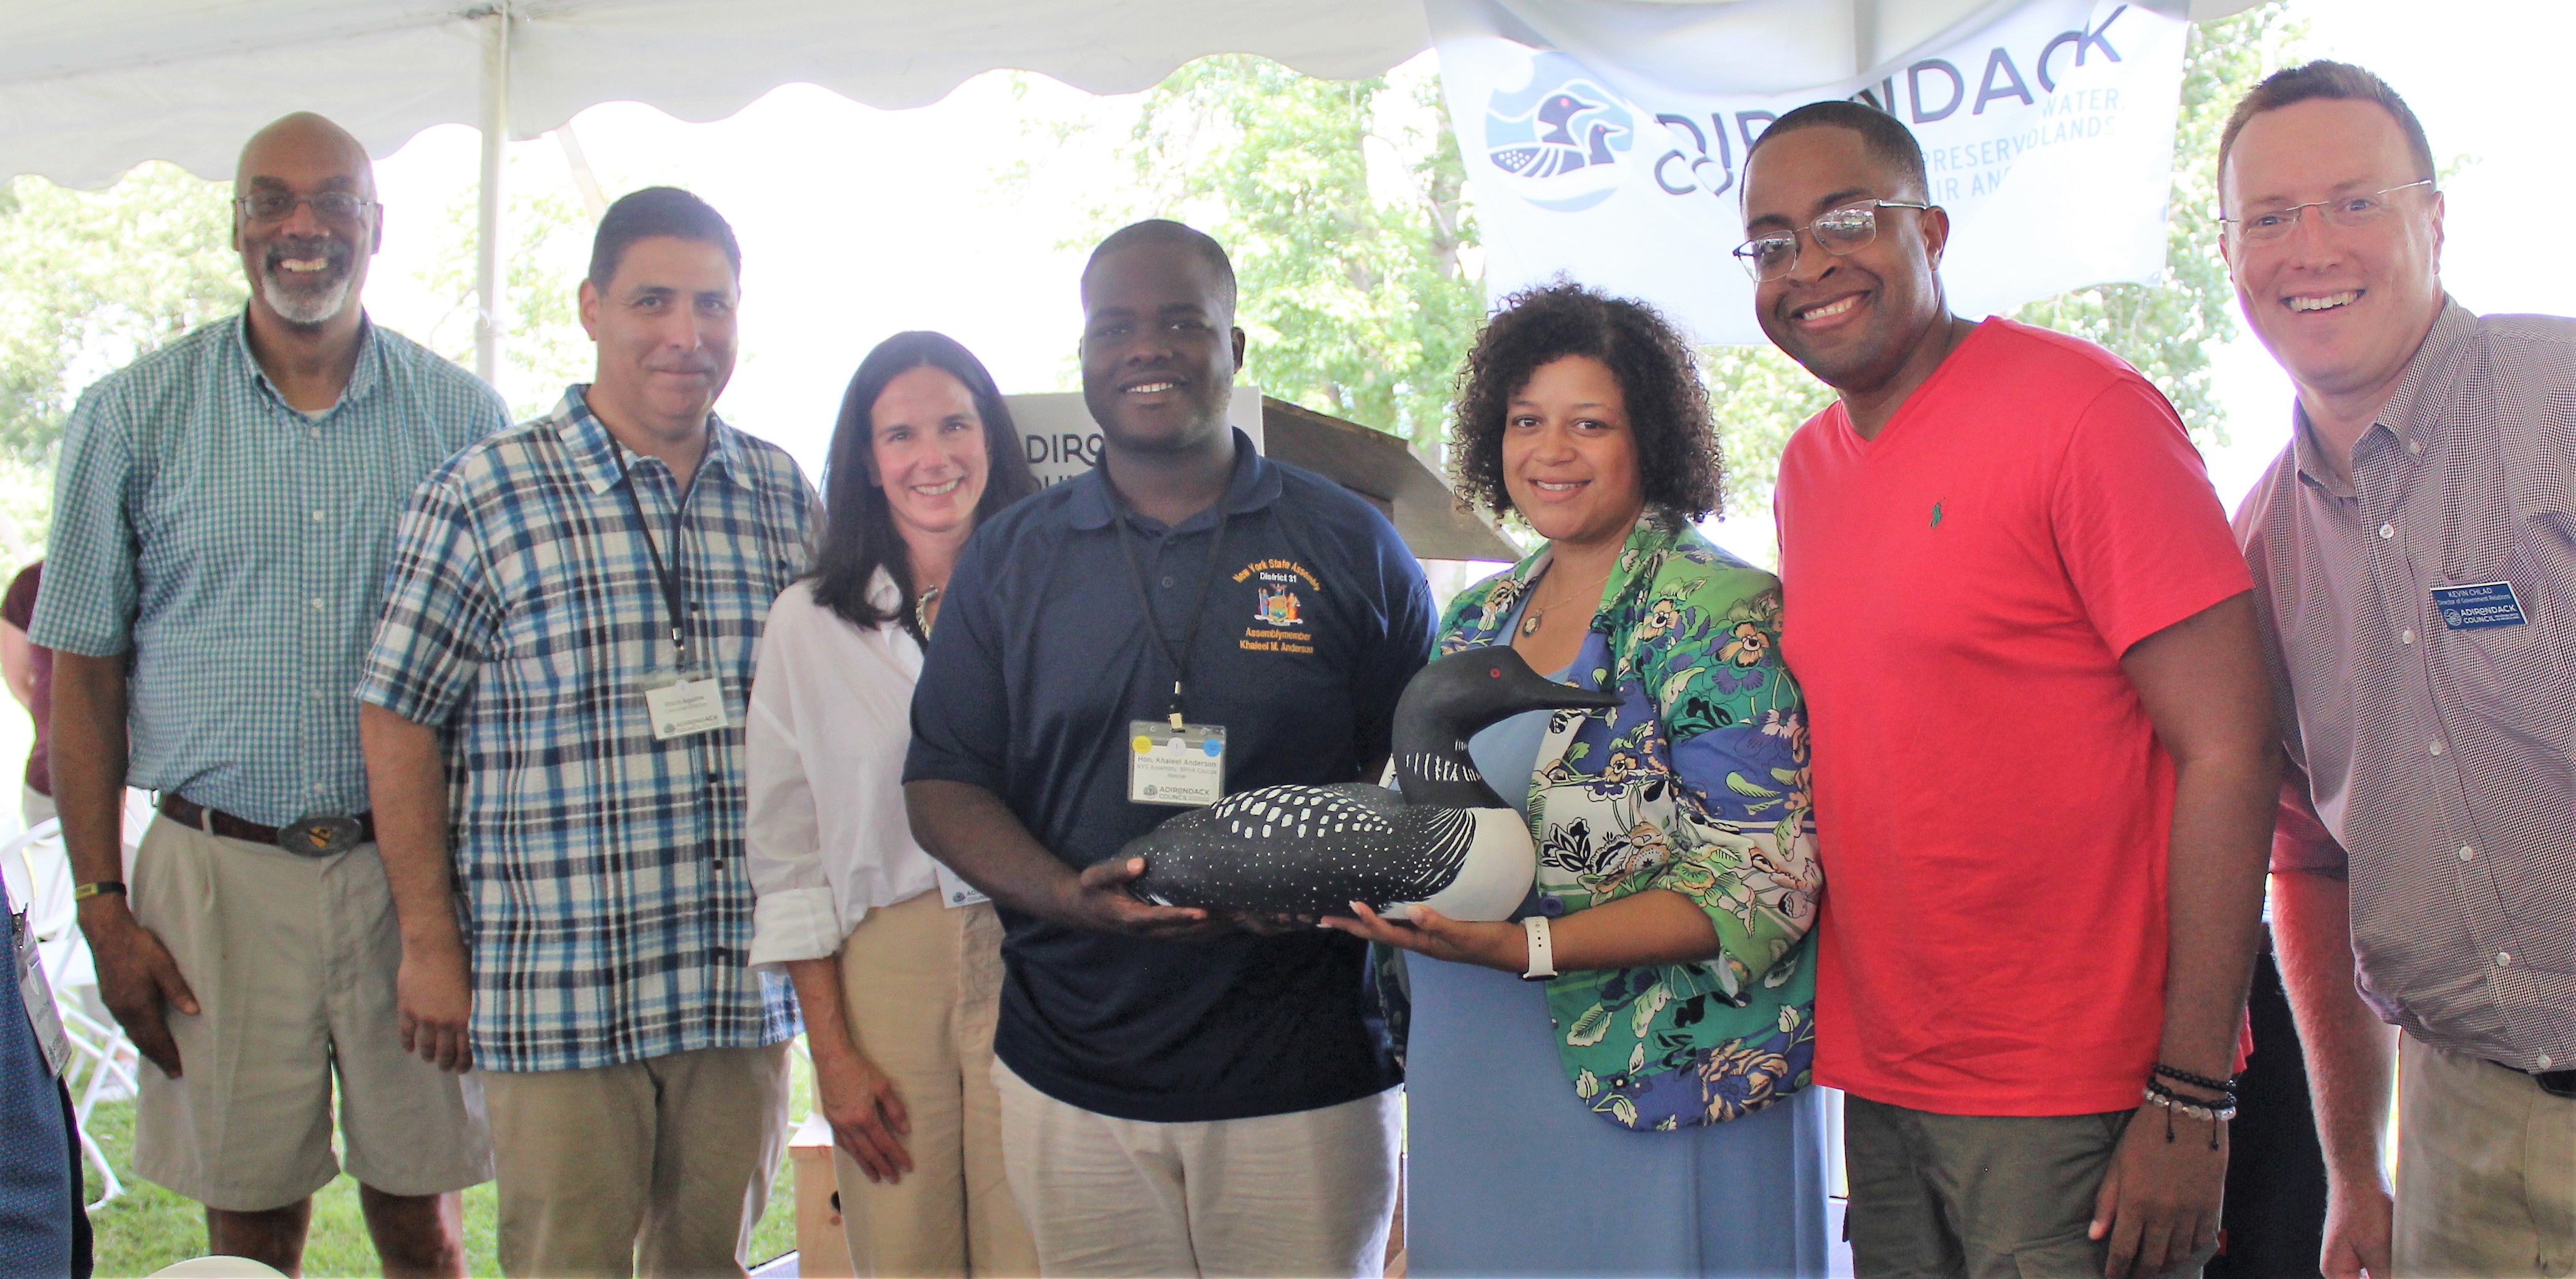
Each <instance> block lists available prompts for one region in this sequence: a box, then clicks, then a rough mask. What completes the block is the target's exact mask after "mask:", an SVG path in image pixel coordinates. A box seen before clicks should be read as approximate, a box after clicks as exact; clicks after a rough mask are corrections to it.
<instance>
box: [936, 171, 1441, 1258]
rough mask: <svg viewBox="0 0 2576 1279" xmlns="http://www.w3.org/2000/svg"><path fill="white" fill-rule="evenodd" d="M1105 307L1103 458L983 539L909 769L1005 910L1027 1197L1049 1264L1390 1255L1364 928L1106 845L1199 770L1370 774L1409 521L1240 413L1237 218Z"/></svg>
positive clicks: (1093, 333) (945, 844)
mask: <svg viewBox="0 0 2576 1279" xmlns="http://www.w3.org/2000/svg"><path fill="white" fill-rule="evenodd" d="M1082 300H1083V310H1084V328H1083V337H1082V384H1083V398H1084V399H1085V401H1086V402H1087V403H1088V404H1089V406H1090V408H1091V413H1092V416H1093V417H1094V418H1095V419H1097V420H1098V421H1099V423H1100V427H1101V435H1102V442H1103V450H1102V458H1101V463H1100V465H1099V466H1098V467H1097V468H1095V469H1093V470H1092V471H1091V472H1090V473H1088V474H1085V475H1082V476H1080V477H1077V478H1075V479H1074V480H1072V481H1070V482H1067V483H1065V484H1062V485H1058V486H1057V487H1055V488H1052V489H1049V490H1047V491H1046V492H1044V493H1042V494H1040V495H1038V496H1036V497H1033V498H1030V499H1029V500H1027V501H1025V502H1022V503H1020V504H1019V505H1018V506H1015V507H1013V508H1011V509H1010V510H1008V511H1006V512H1004V513H1002V514H1001V515H1000V516H997V517H995V518H994V519H993V520H992V521H990V522H989V523H987V524H986V525H985V526H984V527H983V528H981V529H978V530H977V531H976V534H975V538H974V540H973V541H972V542H970V543H969V544H968V545H967V548H966V554H965V557H964V559H963V560H961V561H960V562H959V564H958V566H957V571H956V575H955V577H954V579H953V580H952V581H951V583H950V584H949V591H948V601H949V602H948V603H947V605H946V608H945V609H944V611H943V613H942V615H941V617H940V626H939V633H938V639H937V641H936V642H935V643H933V644H932V645H931V648H930V653H929V656H928V658H927V661H926V663H925V665H924V668H923V670H922V675H921V683H920V687H919V690H918V692H917V693H916V694H915V696H914V700H913V707H912V725H913V743H912V753H911V757H910V759H909V760H908V761H907V763H906V765H905V769H904V781H905V788H904V789H905V794H906V798H907V799H908V800H909V802H910V806H911V812H912V826H913V832H914V834H915V835H916V836H917V837H918V838H919V839H920V841H921V844H922V846H923V847H924V848H926V849H928V850H929V851H930V852H931V854H932V855H933V856H936V857H938V858H939V859H941V860H942V861H945V862H946V863H948V864H949V865H950V866H951V867H953V868H954V869H956V870H957V871H958V872H959V873H960V874H962V875H964V876H965V877H966V878H967V879H968V880H969V881H971V882H972V883H974V884H975V886H976V887H978V888H981V889H983V890H984V891H985V892H986V893H989V894H990V895H991V896H992V897H993V898H994V900H995V901H997V902H998V903H1000V905H1001V909H1002V919H1003V922H1004V924H1005V926H1006V927H1007V929H1008V940H1007V942H1006V943H1005V944H1004V946H1003V956H1004V959H1005V962H1006V965H1007V970H1008V981H1007V983H1006V984H1005V986H1004V987H1003V995H1002V1015H1001V1026H1000V1029H999V1031H998V1033H997V1034H996V1036H995V1039H994V1051H995V1054H996V1056H997V1057H998V1058H999V1059H1000V1065H999V1066H997V1067H996V1069H995V1072H994V1074H995V1078H996V1081H997V1082H998V1083H999V1085H1000V1087H1001V1089H1002V1108H1003V1115H1002V1144H1003V1156H1004V1163H1005V1165H1006V1167H1007V1169H1008V1172H1009V1176H1010V1182H1011V1190H1012V1193H1013V1195H1014V1196H1015V1197H1016V1198H1017V1199H1018V1200H1019V1204H1020V1207H1021V1210H1022V1211H1023V1212H1024V1213H1025V1214H1026V1215H1027V1216H1028V1219H1029V1226H1030V1229H1031V1233H1032V1234H1033V1235H1034V1236H1035V1237H1036V1240H1037V1246H1038V1255H1039V1262H1040V1268H1041V1269H1042V1270H1043V1271H1044V1272H1045V1273H1047V1274H1049V1275H1076V1274H1102V1275H1109V1274H1119V1275H1135V1274H1181V1275H1188V1274H1199V1273H1202V1272H1205V1273H1225V1274H1298V1275H1359V1274H1371V1275H1374V1274H1376V1273H1378V1267H1379V1265H1380V1263H1381V1262H1382V1260H1383V1256H1384V1250H1385V1246H1386V1236H1387V1228H1388V1219H1389V1216H1390V1214H1391V1212H1392V1209H1393V1203H1394V1197H1395V1144H1396V1143H1395V1139H1396V1124H1397V1112H1396V1097H1395V1087H1396V1084H1397V1083H1398V1082H1399V1078H1400V1076H1399V1073H1398V1071H1397V1069H1396V1066H1395V1063H1394V1061H1393V1060H1392V1059H1391V1057H1390V1056H1389V1054H1388V1050H1387V1044H1386V1039H1385V1036H1384V1033H1383V1031H1382V1030H1381V1029H1380V1028H1379V1027H1378V1026H1377V1025H1376V1024H1375V1022H1374V1021H1373V1019H1372V1018H1371V1016H1370V1014H1369V1011H1368V1006H1367V1004H1366V1002H1365V1000H1364V995H1363V991H1362V984H1361V969H1362V961H1363V959H1364V952H1363V949H1362V947H1361V946H1359V945H1358V944H1356V942H1354V941H1353V939H1351V938H1349V937H1346V936H1344V935H1342V934H1340V933H1333V932H1327V931H1323V930H1318V929H1315V928H1312V927H1285V926H1279V925H1274V924H1273V923H1272V922H1271V921H1265V920H1260V919H1251V918H1228V917H1221V916H1220V917H1211V916H1210V915H1209V914H1208V913H1207V912H1204V911H1198V910H1186V909H1178V908H1170V907H1158V906H1149V905H1146V904H1143V903H1141V902H1139V901H1137V900H1136V899H1135V898H1134V897H1132V896H1130V895H1129V893H1128V891H1127V888H1126V885H1127V883H1128V881H1130V880H1132V879H1134V878H1135V877H1136V875H1137V874H1138V873H1139V872H1140V871H1141V870H1142V869H1143V863H1142V862H1141V861H1138V860H1135V859H1124V860H1113V859H1114V858H1115V854H1116V853H1117V851H1118V849H1119V848H1120V846H1122V845H1124V844H1125V843H1126V842H1127V841H1128V840H1130V839H1133V838H1134V837H1136V836H1138V835H1141V834H1143V833H1145V832H1146V831H1147V830H1150V829H1152V828H1153V827H1154V826H1155V825H1156V824H1157V823H1159V822H1161V821H1162V820H1163V819H1164V818H1166V817H1169V816H1171V815H1172V814H1174V813H1177V812H1180V811H1182V809H1181V808H1180V807H1177V806H1173V805H1172V804H1170V803H1167V802H1155V801H1158V800H1164V801H1167V800H1169V799H1171V798H1173V796H1174V792H1175V791H1176V790H1178V791H1179V792H1181V794H1182V796H1183V797H1185V798H1195V799H1197V800H1198V802H1206V801H1207V799H1208V798H1212V788H1213V787H1214V786H1215V785H1216V784H1217V783H1218V781H1219V780H1220V778H1221V784H1222V789H1223V792H1224V793H1228V794H1231V793H1236V792H1240V791H1245V790H1251V789H1255V788H1258V787H1262V786H1274V785H1280V784H1284V783H1331V782H1348V781H1353V780H1362V779H1368V778H1374V777H1375V776H1377V775H1378V772H1379V770H1380V769H1381V768H1382V767H1383V765H1384V763H1385V760H1386V756H1387V751H1388V748H1389V732H1390V722H1391V721H1392V719H1393V717H1394V711H1395V702H1396V697H1397V695H1398V694H1400V693H1401V692H1402V691H1403V688H1404V684H1405V681H1406V680H1408V679H1410V678H1412V676H1413V673H1414V672H1415V671H1417V670H1419V669H1421V667H1422V664H1423V662H1424V661H1425V660H1426V659H1427V658H1428V656H1429V653H1430V642H1431V628H1432V623H1433V615H1432V610H1431V598H1430V592H1429V590H1428V589H1427V588H1426V587H1425V586H1424V584H1423V580H1422V572H1421V569H1420V568H1419V566H1417V565H1416V564H1415V563H1414V562H1413V560H1412V558H1411V556H1410V555H1409V554H1408V553H1407V552H1406V551H1405V549H1404V545H1403V543H1402V542H1400V541H1398V540H1397V538H1396V535H1395V530H1394V529H1393V528H1392V527H1390V526H1389V525H1388V524H1387V522H1386V520H1385V518H1384V517H1382V516H1380V515H1379V514H1378V513H1377V512H1376V511H1375V510H1374V509H1372V508H1370V507H1369V506H1368V505H1367V504H1366V503H1364V502H1362V501H1361V500H1360V499H1358V498H1356V497H1353V496H1352V495H1350V494H1349V493H1346V492H1344V491H1343V490H1342V489H1341V488H1339V487H1338V486H1336V485H1335V484H1333V483H1332V482H1331V481H1329V480H1326V479H1324V478H1322V477H1320V476H1317V475H1315V474H1313V473H1311V472H1308V471H1304V470H1300V469H1298V468H1296V467H1293V466H1283V465H1280V464H1278V463H1276V462H1272V461H1269V460H1267V459H1264V458H1262V457H1260V456H1259V455H1258V454H1256V453H1255V452H1254V451H1253V448H1252V445H1251V442H1250V441H1249V440H1248V439H1246V438H1244V437H1243V435H1242V434H1241V433H1240V432H1237V431H1234V430H1232V429H1231V428H1230V427H1229V426H1228V425H1227V423H1226V417H1225V407H1226V399H1227V396H1228V394H1229V393H1230V392H1231V391H1232V390H1233V384H1234V373H1235V370H1237V369H1239V368H1241V367H1242V365H1243V331H1242V330H1241V329H1238V328H1235V327H1234V324H1233V322H1234V301H1235V284H1234V270H1233V267H1232V265H1231V264H1230V263H1229V262H1228V261H1227V260H1226V256H1225V251H1224V250H1223V249H1222V248H1220V247H1218V245H1217V243H1216V242H1215V241H1214V240H1211V239H1209V238H1208V237H1207V236H1205V235H1202V234H1200V233H1199V232H1197V231H1194V230H1191V229H1190V228H1188V227H1185V226H1182V225H1180V224H1178V223H1174V222H1163V221H1149V222H1139V223H1137V224H1135V225H1133V226H1130V227H1127V228H1126V229H1124V230H1121V231H1119V232H1117V233H1116V234H1114V235H1112V236H1110V237H1109V238H1108V239H1107V240H1104V241H1102V242H1101V244H1100V247H1099V248H1097V249H1095V250H1094V251H1093V252H1092V256H1091V261H1090V264H1089V265H1088V266H1087V267H1086V268H1085V269H1084V271H1083V278H1082ZM1175 716H1177V717H1179V719H1180V720H1181V721H1182V723H1183V724H1184V725H1186V727H1185V729H1184V730H1183V731H1182V733H1181V734H1180V736H1181V737H1182V738H1183V739H1184V740H1185V741H1186V742H1187V744H1188V745H1187V750H1186V751H1174V750H1171V749H1170V748H1169V747H1168V745H1166V743H1167V742H1168V741H1169V740H1170V738H1171V737H1172V736H1173V734H1172V732H1171V730H1170V727H1169V725H1170V723H1171V721H1172V719H1173V718H1174V717H1175ZM1140 727H1150V728H1153V729H1155V730H1156V731H1154V732H1152V733H1150V734H1148V733H1142V732H1139V731H1138V730H1139V728H1140ZM1220 729H1221V730H1222V734H1221V740H1222V744H1221V747H1219V749H1217V750H1215V751H1213V752H1211V751H1210V750H1209V749H1208V748H1209V746H1211V745H1213V744H1215V743H1216V742H1217V741H1218V739H1219V734H1218V733H1217V732H1216V730H1220ZM1139 743H1144V744H1147V745H1148V747H1149V749H1148V751H1147V752H1145V753H1142V754H1140V752H1139V751H1138V749H1137V748H1138V745H1139ZM1185 755H1196V756H1197V757H1198V758H1199V759H1204V760H1211V761H1213V763H1214V767H1211V766H1209V765H1207V764H1194V763H1193V761H1192V760H1190V759H1188V758H1184V757H1183V756H1185ZM1220 770H1221V772H1220ZM1149 787H1150V788H1153V793H1152V795H1150V796H1149V795H1148V788H1149Z"/></svg>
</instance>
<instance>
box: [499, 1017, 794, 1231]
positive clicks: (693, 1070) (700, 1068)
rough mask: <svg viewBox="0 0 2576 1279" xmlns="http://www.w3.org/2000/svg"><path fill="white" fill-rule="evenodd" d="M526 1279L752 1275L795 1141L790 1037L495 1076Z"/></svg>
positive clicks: (505, 1200)
mask: <svg viewBox="0 0 2576 1279" xmlns="http://www.w3.org/2000/svg"><path fill="white" fill-rule="evenodd" d="M483 1088H484V1096H485V1098H486V1099H487V1101H488V1103H489V1105H490V1108H491V1114H492V1153H493V1156H494V1162H495V1163H496V1164H497V1165H498V1167H499V1172H500V1182H501V1186H500V1191H501V1196H500V1197H501V1231H500V1234H501V1239H500V1245H501V1246H500V1252H501V1271H502V1273H504V1274H507V1275H511V1276H514V1277H535V1279H570V1277H572V1276H592V1275H615V1276H624V1275H631V1274H634V1273H636V1271H637V1270H638V1269H641V1270H642V1271H643V1273H645V1274H647V1275H656V1276H659V1275H688V1276H695V1275H740V1274H742V1273H743V1263H744V1260H745V1258H744V1257H743V1248H744V1246H745V1245H746V1244H747V1243H748V1242H749V1240H750V1238H751V1228H752V1226H753V1225H754V1224H755V1223H757V1222H758V1221H759V1220H760V1214H761V1213H762V1212H764V1211H766V1210H767V1209H768V1207H769V1179H770V1177H771V1176H772V1175H774V1174H775V1173H776V1171H777V1168H778V1156H779V1152H780V1151H781V1150H782V1149H784V1148H785V1146H786V1142H787V1045H785V1044H771V1045H770V1046H768V1047H766V1048H701V1049H698V1050H697V1051H695V1052H683V1053H672V1054H670V1055H669V1056H666V1057H649V1058H646V1059H645V1060H643V1061H631V1062H626V1063H624V1064H622V1065H616V1066H603V1067H600V1068H597V1069H594V1070H532V1071H497V1070H495V1071H485V1072H483Z"/></svg>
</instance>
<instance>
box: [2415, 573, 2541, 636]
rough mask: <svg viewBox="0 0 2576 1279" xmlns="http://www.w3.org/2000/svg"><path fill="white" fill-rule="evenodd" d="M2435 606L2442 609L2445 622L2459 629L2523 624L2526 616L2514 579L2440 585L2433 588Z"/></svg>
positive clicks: (2467, 629)
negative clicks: (2460, 584) (2517, 596)
mask: <svg viewBox="0 0 2576 1279" xmlns="http://www.w3.org/2000/svg"><path fill="white" fill-rule="evenodd" d="M2433 607H2435V608H2438V609H2440V610H2442V625H2444V626H2447V627H2450V628H2451V629H2452V630H2455V631H2474V630H2480V629H2483V628H2485V627H2489V626H2520V625H2522V624H2523V621H2524V620H2525V619H2524V618H2523V616H2522V602H2521V601H2519V600H2517V599H2515V598H2514V597H2513V584H2512V583H2511V582H2479V583H2476V584H2474V585H2470V586H2436V587H2434V588H2433Z"/></svg>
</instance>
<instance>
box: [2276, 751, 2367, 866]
mask: <svg viewBox="0 0 2576 1279" xmlns="http://www.w3.org/2000/svg"><path fill="white" fill-rule="evenodd" d="M2286 871H2305V872H2307V873H2309V874H2312V875H2328V876H2332V877H2333V878H2336V879H2342V878H2343V877H2344V876H2345V875H2347V874H2348V873H2350V870H2349V866H2348V863H2347V861H2346V858H2345V855H2344V851H2343V845H2342V844H2340V843H2337V842H2336V841H2335V837H2334V833H2333V832H2331V831H2329V830H2327V829H2326V824H2325V820H2324V819H2323V818H2320V817H2318V816H2317V808H2316V804H2315V802H2314V801H2312V800H2311V799H2309V797H2308V775H2307V773H2306V771H2305V770H2303V769H2301V768H2300V767H2299V766H2298V765H2296V764H2284V765H2282V768H2281V807H2280V811H2279V813H2278V814H2277V815H2276V816H2275V817H2274V818H2273V825H2272V873H2274V874H2276V875H2277V874H2281V873H2283V872H2286Z"/></svg>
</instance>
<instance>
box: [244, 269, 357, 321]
mask: <svg viewBox="0 0 2576 1279" xmlns="http://www.w3.org/2000/svg"><path fill="white" fill-rule="evenodd" d="M259 295H260V296H261V297H264V298H266V299H268V305H269V309H270V310H273V311H275V312H277V314H278V318H280V319H283V320H285V321H286V322H287V323H289V324H292V325H295V326H296V327H298V328H307V329H311V328H320V327H321V326H322V325H324V324H326V323H328V322H329V321H330V320H331V318H332V317H333V316H336V315H338V314H340V312H342V311H344V310H346V309H348V305H349V275H348V273H346V272H343V273H342V274H341V276H340V278H339V279H338V280H336V281H334V282H333V283H332V284H331V285H330V286H329V287H327V288H322V289H318V290H313V291H311V292H307V291H304V290H299V289H291V288H288V287H286V286H285V285H283V284H281V283H279V282H278V278H277V273H276V272H275V271H267V272H263V273H262V274H261V275H260V278H259Z"/></svg>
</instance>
